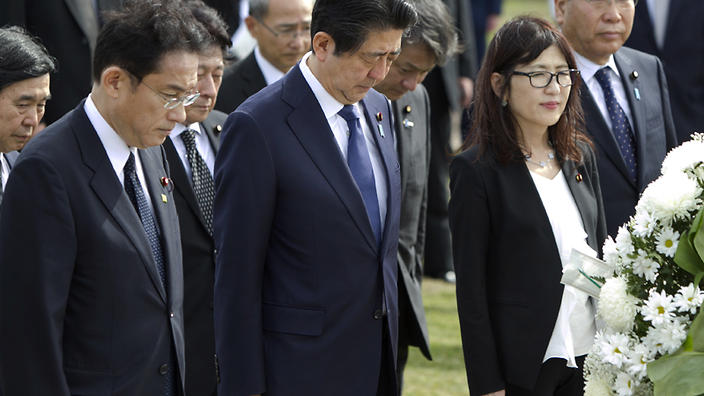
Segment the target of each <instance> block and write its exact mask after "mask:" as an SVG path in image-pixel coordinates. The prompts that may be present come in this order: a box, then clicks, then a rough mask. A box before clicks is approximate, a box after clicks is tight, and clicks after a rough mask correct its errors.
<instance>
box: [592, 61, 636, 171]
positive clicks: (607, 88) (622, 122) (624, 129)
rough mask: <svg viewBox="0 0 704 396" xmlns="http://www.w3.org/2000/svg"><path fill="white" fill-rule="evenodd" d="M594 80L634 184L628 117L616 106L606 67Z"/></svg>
mask: <svg viewBox="0 0 704 396" xmlns="http://www.w3.org/2000/svg"><path fill="white" fill-rule="evenodd" d="M594 78H596V81H598V82H599V85H600V86H601V90H602V91H604V100H605V101H606V108H607V110H608V111H609V118H610V119H611V132H612V133H613V135H614V137H615V138H616V141H617V142H618V148H619V150H620V151H621V156H622V157H623V160H624V162H625V163H626V169H627V170H628V176H629V177H630V179H631V182H633V184H636V182H637V178H638V176H637V175H638V163H637V162H636V144H635V140H634V138H633V131H632V130H631V124H630V123H629V122H628V117H627V116H626V113H625V112H624V111H623V108H622V107H621V105H619V104H618V101H617V100H616V95H615V94H614V90H613V88H612V87H611V78H610V77H609V67H608V66H607V67H603V68H601V69H599V70H598V71H597V72H596V73H595V74H594Z"/></svg>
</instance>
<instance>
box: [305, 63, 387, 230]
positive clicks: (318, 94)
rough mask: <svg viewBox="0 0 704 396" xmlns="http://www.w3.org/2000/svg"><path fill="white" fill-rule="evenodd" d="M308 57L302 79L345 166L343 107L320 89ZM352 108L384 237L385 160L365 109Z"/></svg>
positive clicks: (345, 149) (345, 131)
mask: <svg viewBox="0 0 704 396" xmlns="http://www.w3.org/2000/svg"><path fill="white" fill-rule="evenodd" d="M311 54H312V52H308V53H307V54H305V55H304V56H303V59H301V62H300V63H299V65H300V68H301V73H303V78H305V80H306V82H307V83H308V85H309V86H310V89H311V90H312V91H313V94H314V95H315V98H316V99H318V103H319V104H320V107H321V109H322V110H323V113H324V114H325V118H326V119H327V121H328V125H330V129H331V130H332V133H333V135H334V137H335V141H336V142H337V146H338V147H339V148H340V154H341V155H342V158H343V159H344V161H345V164H347V146H348V144H349V135H350V132H349V127H348V126H347V121H345V119H344V118H342V116H340V115H339V114H337V113H338V112H339V111H340V110H342V107H343V106H344V105H343V104H342V103H340V102H338V101H337V99H335V98H333V97H332V95H330V93H328V91H326V90H325V88H323V85H322V84H321V83H320V81H318V79H317V77H315V75H314V74H313V72H312V71H311V70H310V68H309V67H308V64H307V62H308V58H309V57H310V55H311ZM355 106H357V110H359V114H361V115H362V119H361V120H359V121H360V124H362V131H363V132H364V140H365V141H366V143H367V150H368V151H369V159H370V160H371V162H372V169H373V171H374V184H375V185H376V197H377V201H378V202H379V218H380V220H381V232H382V234H383V232H384V223H385V219H386V197H387V196H388V187H387V185H386V177H384V175H385V174H386V171H385V168H384V161H383V159H382V158H381V153H379V148H378V147H377V146H376V141H375V140H374V136H373V135H372V131H371V128H370V127H369V124H368V122H367V119H366V117H365V115H366V112H365V111H364V106H362V105H361V104H360V103H356V104H355Z"/></svg>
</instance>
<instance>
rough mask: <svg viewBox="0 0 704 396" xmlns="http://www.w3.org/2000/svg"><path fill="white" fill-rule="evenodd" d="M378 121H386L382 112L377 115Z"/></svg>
mask: <svg viewBox="0 0 704 396" xmlns="http://www.w3.org/2000/svg"><path fill="white" fill-rule="evenodd" d="M376 120H377V121H378V122H382V121H384V115H383V114H381V112H379V113H376Z"/></svg>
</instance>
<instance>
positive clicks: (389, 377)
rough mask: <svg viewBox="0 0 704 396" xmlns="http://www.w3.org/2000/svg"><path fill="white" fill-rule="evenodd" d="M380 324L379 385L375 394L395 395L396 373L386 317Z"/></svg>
mask: <svg viewBox="0 0 704 396" xmlns="http://www.w3.org/2000/svg"><path fill="white" fill-rule="evenodd" d="M383 320H384V325H383V326H382V329H381V331H382V337H381V368H380V370H379V385H378V386H377V390H376V396H397V395H398V390H397V384H396V378H395V377H396V373H395V372H394V361H393V356H394V353H393V351H392V349H391V348H392V347H391V340H390V339H389V327H388V325H387V324H386V318H384V319H383Z"/></svg>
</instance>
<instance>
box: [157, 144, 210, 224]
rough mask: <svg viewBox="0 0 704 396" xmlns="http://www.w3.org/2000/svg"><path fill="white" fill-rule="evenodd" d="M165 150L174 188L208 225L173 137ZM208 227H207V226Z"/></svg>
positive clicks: (201, 220)
mask: <svg viewBox="0 0 704 396" xmlns="http://www.w3.org/2000/svg"><path fill="white" fill-rule="evenodd" d="M163 146H164V151H166V158H168V159H169V169H170V170H171V178H172V179H173V181H174V189H176V190H177V191H178V192H179V194H181V196H182V197H183V199H184V200H185V201H186V203H187V204H188V207H189V208H191V211H192V212H193V213H194V214H195V216H196V217H197V218H198V220H200V223H201V224H202V225H203V227H206V225H205V220H204V219H203V215H202V213H201V212H200V207H199V206H198V201H196V195H195V193H194V192H193V187H192V186H191V181H190V180H188V175H187V174H186V169H185V168H184V167H183V163H182V162H181V157H180V156H179V155H178V151H176V146H174V143H173V142H172V141H171V138H167V139H166V141H164V144H163ZM206 229H207V227H206Z"/></svg>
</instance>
